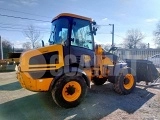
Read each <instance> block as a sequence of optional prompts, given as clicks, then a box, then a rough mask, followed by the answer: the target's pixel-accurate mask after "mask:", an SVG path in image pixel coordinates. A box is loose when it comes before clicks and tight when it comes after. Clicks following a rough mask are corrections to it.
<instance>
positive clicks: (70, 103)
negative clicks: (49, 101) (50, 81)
mask: <svg viewBox="0 0 160 120" xmlns="http://www.w3.org/2000/svg"><path fill="white" fill-rule="evenodd" d="M86 92H87V85H86V83H85V80H84V78H83V77H82V76H80V75H76V76H67V75H64V76H63V77H61V78H60V79H59V80H58V81H57V82H56V84H55V87H54V88H53V90H52V97H53V100H54V101H55V103H56V104H57V105H59V106H61V107H64V108H72V107H76V106H77V105H79V104H80V102H81V101H82V100H83V98H84V97H85V95H86Z"/></svg>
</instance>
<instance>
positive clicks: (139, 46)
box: [137, 42, 148, 49]
mask: <svg viewBox="0 0 160 120" xmlns="http://www.w3.org/2000/svg"><path fill="white" fill-rule="evenodd" d="M137 47H138V48H139V49H147V48H148V45H147V44H146V43H142V42H140V43H139V44H138V46H137Z"/></svg>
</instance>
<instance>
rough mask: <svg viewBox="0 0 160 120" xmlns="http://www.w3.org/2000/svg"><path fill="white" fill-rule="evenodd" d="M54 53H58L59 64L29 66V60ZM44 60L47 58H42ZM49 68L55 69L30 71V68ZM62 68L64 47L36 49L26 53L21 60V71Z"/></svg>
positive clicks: (53, 46)
mask: <svg viewBox="0 0 160 120" xmlns="http://www.w3.org/2000/svg"><path fill="white" fill-rule="evenodd" d="M53 51H58V56H59V64H41V65H29V60H30V58H31V57H33V56H37V55H41V54H44V53H48V52H53ZM42 59H44V60H45V58H42ZM47 66H54V67H55V68H38V69H37V68H35V69H29V67H47ZM62 66H64V61H63V47H62V45H50V46H47V47H43V48H39V49H35V50H30V51H27V52H24V53H23V54H22V55H21V58H20V67H21V71H37V70H55V69H59V68H60V67H62Z"/></svg>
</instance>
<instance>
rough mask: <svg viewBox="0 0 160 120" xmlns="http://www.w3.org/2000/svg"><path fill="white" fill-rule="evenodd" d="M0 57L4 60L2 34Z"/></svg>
mask: <svg viewBox="0 0 160 120" xmlns="http://www.w3.org/2000/svg"><path fill="white" fill-rule="evenodd" d="M0 59H2V60H3V46H2V39H1V36H0Z"/></svg>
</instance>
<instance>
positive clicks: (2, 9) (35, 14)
mask: <svg viewBox="0 0 160 120" xmlns="http://www.w3.org/2000/svg"><path fill="white" fill-rule="evenodd" d="M0 9H1V10H5V11H11V12H16V13H23V14H28V15H33V16H39V17H45V18H46V17H47V18H50V17H48V16H42V15H38V14H31V13H27V12H22V11H17V10H11V9H6V8H0Z"/></svg>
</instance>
